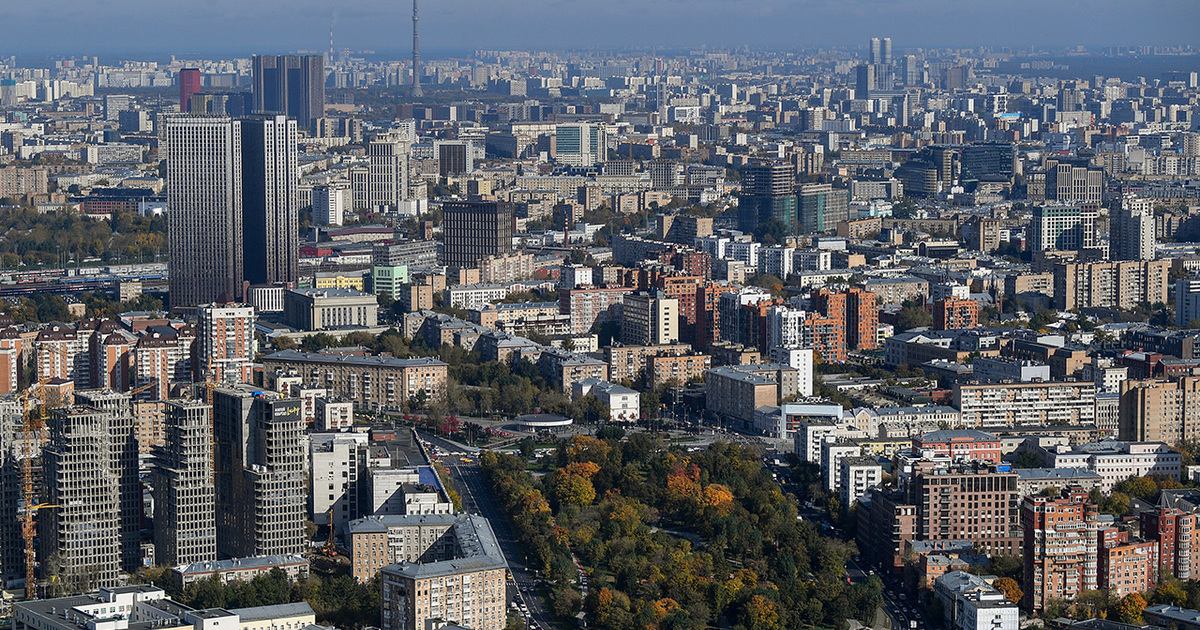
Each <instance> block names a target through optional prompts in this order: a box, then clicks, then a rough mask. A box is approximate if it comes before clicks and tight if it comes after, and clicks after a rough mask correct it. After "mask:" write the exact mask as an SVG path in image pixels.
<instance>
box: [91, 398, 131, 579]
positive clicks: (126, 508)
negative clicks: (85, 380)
mask: <svg viewBox="0 0 1200 630" xmlns="http://www.w3.org/2000/svg"><path fill="white" fill-rule="evenodd" d="M75 404H77V405H83V406H85V407H88V408H91V409H95V410H97V411H100V412H103V413H105V414H107V415H108V439H109V456H108V459H109V471H110V474H111V475H112V476H113V477H115V479H116V482H117V500H118V504H117V520H118V537H119V545H120V554H121V555H120V558H121V569H123V570H125V571H129V572H132V571H134V570H136V569H137V568H138V566H139V565H140V564H141V545H142V537H141V532H142V513H143V508H142V482H141V480H140V479H139V478H138V442H137V434H136V433H135V432H134V427H133V398H132V397H131V396H130V395H129V394H126V393H123V392H114V391H112V390H109V389H92V390H85V391H76V392H75Z"/></svg>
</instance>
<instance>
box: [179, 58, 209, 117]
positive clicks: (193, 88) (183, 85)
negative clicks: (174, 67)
mask: <svg viewBox="0 0 1200 630" xmlns="http://www.w3.org/2000/svg"><path fill="white" fill-rule="evenodd" d="M178 80H179V111H180V112H181V113H184V114H186V113H188V112H190V111H191V109H190V108H189V106H190V105H191V102H192V95H193V94H196V93H197V92H199V91H200V90H202V89H204V88H203V78H202V77H201V75H200V69H199V68H183V69H182V70H180V71H179V79H178Z"/></svg>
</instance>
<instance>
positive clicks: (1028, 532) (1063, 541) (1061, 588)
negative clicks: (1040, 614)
mask: <svg viewBox="0 0 1200 630" xmlns="http://www.w3.org/2000/svg"><path fill="white" fill-rule="evenodd" d="M1021 523H1022V526H1023V527H1024V543H1023V545H1022V551H1023V553H1022V554H1021V555H1022V556H1023V557H1024V560H1025V579H1024V583H1023V587H1024V588H1023V591H1024V599H1023V600H1022V602H1021V604H1022V606H1023V607H1024V608H1025V609H1026V610H1028V611H1042V610H1044V609H1045V607H1046V604H1047V603H1049V602H1050V601H1051V600H1062V601H1067V602H1069V601H1072V600H1074V599H1075V597H1076V596H1078V595H1079V594H1080V593H1082V592H1084V591H1093V590H1096V589H1097V588H1099V586H1100V583H1099V579H1098V578H1099V576H1098V575H1097V570H1096V568H1094V567H1093V566H1092V565H1094V564H1095V563H1096V562H1097V560H1098V555H1099V539H1098V534H1099V531H1100V527H1101V525H1100V517H1099V509H1098V508H1097V507H1096V504H1094V503H1092V502H1091V501H1089V500H1088V495H1087V493H1086V492H1084V491H1083V490H1082V489H1081V488H1078V487H1072V488H1066V489H1064V490H1063V491H1062V494H1061V496H1059V497H1046V496H1034V497H1025V499H1024V500H1022V502H1021Z"/></svg>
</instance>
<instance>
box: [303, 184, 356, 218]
mask: <svg viewBox="0 0 1200 630" xmlns="http://www.w3.org/2000/svg"><path fill="white" fill-rule="evenodd" d="M353 212H354V191H352V190H351V189H350V188H348V187H347V186H345V185H343V184H327V185H325V186H315V187H313V190H312V217H313V219H312V220H313V223H314V224H316V225H341V224H342V223H343V222H344V221H345V220H346V216H347V215H349V214H352V213H353Z"/></svg>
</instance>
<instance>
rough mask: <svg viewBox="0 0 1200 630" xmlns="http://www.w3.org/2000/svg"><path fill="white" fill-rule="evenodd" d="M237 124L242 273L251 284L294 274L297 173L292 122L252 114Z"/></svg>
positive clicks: (297, 229)
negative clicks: (240, 167) (239, 128)
mask: <svg viewBox="0 0 1200 630" xmlns="http://www.w3.org/2000/svg"><path fill="white" fill-rule="evenodd" d="M241 127H242V133H241V137H242V196H243V201H242V212H243V217H244V218H243V220H242V230H243V235H244V239H243V243H244V244H243V246H242V256H243V258H242V260H243V264H244V272H243V274H242V278H243V279H244V280H245V281H246V282H249V283H251V284H274V283H294V282H296V280H298V279H299V255H300V236H299V233H300V198H299V191H298V189H297V182H298V181H299V178H300V167H299V148H298V142H299V136H298V134H297V132H296V121H294V120H289V119H288V118H287V117H286V116H271V117H265V116H256V117H253V118H246V119H243V120H242V121H241Z"/></svg>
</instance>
